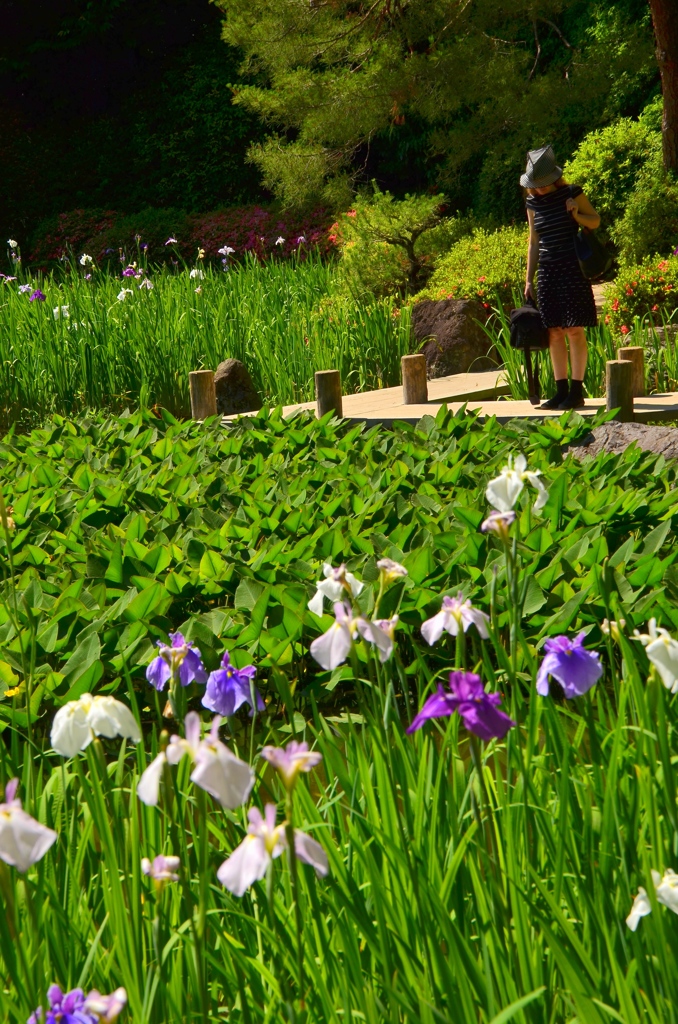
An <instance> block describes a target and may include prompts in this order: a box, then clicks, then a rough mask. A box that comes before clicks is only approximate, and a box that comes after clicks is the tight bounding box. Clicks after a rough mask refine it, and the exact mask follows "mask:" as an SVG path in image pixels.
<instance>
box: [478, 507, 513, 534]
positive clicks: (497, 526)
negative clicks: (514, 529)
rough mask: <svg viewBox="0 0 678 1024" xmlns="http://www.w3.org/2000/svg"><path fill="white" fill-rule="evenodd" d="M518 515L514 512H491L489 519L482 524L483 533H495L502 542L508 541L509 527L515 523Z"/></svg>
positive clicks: (481, 530)
mask: <svg viewBox="0 0 678 1024" xmlns="http://www.w3.org/2000/svg"><path fill="white" fill-rule="evenodd" d="M515 521H516V514H515V512H513V511H510V512H490V514H489V516H488V517H487V519H484V520H483V521H482V523H481V524H480V532H481V533H495V534H496V535H497V537H500V538H501V540H503V541H507V540H508V536H509V527H510V526H511V525H512V524H513V523H515Z"/></svg>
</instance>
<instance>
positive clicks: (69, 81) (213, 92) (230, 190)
mask: <svg viewBox="0 0 678 1024" xmlns="http://www.w3.org/2000/svg"><path fill="white" fill-rule="evenodd" d="M74 6H75V7H80V8H82V10H80V11H77V13H76V11H75V10H73V8H71V14H72V15H73V17H72V18H71V17H70V16H67V15H66V14H64V13H63V5H62V6H61V8H60V6H59V4H57V5H56V7H55V10H54V11H53V12H52V18H53V19H55V21H56V22H57V24H56V25H53V26H52V34H49V33H46V35H45V37H44V38H42V39H40V40H39V41H38V40H37V39H36V38H35V35H33V36H32V37H31V34H29V33H28V32H27V38H26V39H25V40H24V41H23V45H19V46H15V47H14V48H13V49H12V53H11V56H10V55H9V54H8V55H7V56H6V57H5V59H4V60H2V59H1V58H0V84H2V87H3V93H4V95H5V103H4V104H3V109H2V112H0V132H1V134H2V139H3V170H2V176H3V188H2V195H1V196H0V226H2V225H4V226H3V227H2V230H3V231H4V232H5V234H4V235H3V237H10V235H11V236H12V237H16V236H17V235H21V233H22V232H23V233H24V235H25V233H26V231H28V230H31V229H33V228H35V226H36V225H37V223H38V222H39V221H41V220H42V219H44V218H45V217H48V216H53V215H55V214H57V213H60V212H61V211H64V210H70V209H74V208H76V207H89V208H92V207H96V206H105V207H114V208H116V209H118V210H122V211H126V212H128V213H135V212H137V211H139V210H143V209H145V208H147V207H149V206H174V207H179V208H181V209H183V210H186V211H189V212H190V211H203V210H209V209H215V208H216V207H219V206H223V205H235V204H238V203H243V202H248V201H249V202H251V201H252V200H254V199H258V198H260V197H261V189H260V186H259V182H258V178H257V175H256V174H255V173H253V170H252V168H250V167H247V166H246V164H245V153H246V150H247V147H248V146H249V145H250V144H251V142H252V141H253V139H254V136H255V131H256V123H255V120H254V118H253V117H252V116H251V115H249V114H247V113H246V112H245V111H244V110H243V109H242V108H239V107H234V106H233V105H232V103H231V89H230V83H232V82H235V81H237V67H238V63H239V55H238V54H237V53H236V52H235V51H233V50H231V49H230V48H229V47H227V46H225V45H224V43H223V42H221V40H220V39H219V17H218V15H217V13H216V11H214V9H213V8H211V7H210V6H209V5H208V4H207V3H202V2H201V3H198V2H197V0H152V2H151V3H148V4H145V5H138V4H137V5H135V4H133V3H131V0H120V3H118V4H115V5H113V4H111V5H104V6H106V13H105V15H103V14H101V11H100V5H96V6H95V7H92V6H91V5H87V4H85V3H84V2H81V0H78V2H77V4H75V5H74ZM94 11H97V12H98V13H96V14H94V13H93V12H94ZM25 17H26V18H28V14H27V13H26V15H25ZM60 18H62V19H63V20H62V21H60V20H59V19H60ZM35 32H36V28H35V27H33V29H32V33H35ZM5 46H6V50H8V49H9V47H8V46H7V44H5ZM88 69H90V70H89V71H88ZM3 72H4V76H3ZM17 79H19V80H21V79H23V87H22V90H19V89H17V87H16V82H17Z"/></svg>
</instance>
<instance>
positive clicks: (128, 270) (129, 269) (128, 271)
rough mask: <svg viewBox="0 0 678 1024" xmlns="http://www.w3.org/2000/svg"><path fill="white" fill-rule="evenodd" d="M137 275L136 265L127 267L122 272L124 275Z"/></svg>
mask: <svg viewBox="0 0 678 1024" xmlns="http://www.w3.org/2000/svg"><path fill="white" fill-rule="evenodd" d="M135 275H136V270H135V269H134V267H125V269H124V270H123V272H122V276H123V277H135Z"/></svg>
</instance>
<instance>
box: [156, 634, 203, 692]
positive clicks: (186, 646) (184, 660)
mask: <svg viewBox="0 0 678 1024" xmlns="http://www.w3.org/2000/svg"><path fill="white" fill-rule="evenodd" d="M169 638H170V641H171V644H172V646H171V647H170V646H168V645H167V644H164V643H163V642H162V640H158V642H157V643H158V647H159V648H160V653H159V654H158V656H157V658H154V659H153V661H152V662H151V664H150V665H149V666H148V668H147V669H146V678H147V679H148V681H149V683H150V684H151V686H155V688H156V690H164V689H165V686H166V685H167V683H168V682H169V681H170V679H171V678H172V676H173V675H174V674H175V673H176V675H178V677H179V682H180V683H181V685H182V686H188V684H189V683H192V682H194V681H195V682H196V683H204V682H205V681H206V680H207V673H206V672H205V667H204V665H203V663H202V659H201V657H200V651H199V650H198V648H197V647H195V646H194V645H193V644H192V643H190V641H189V642H187V641H186V640H185V639H184V637H183V634H182V633H170V635H169Z"/></svg>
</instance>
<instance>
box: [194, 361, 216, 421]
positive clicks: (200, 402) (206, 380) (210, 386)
mask: <svg viewBox="0 0 678 1024" xmlns="http://www.w3.org/2000/svg"><path fill="white" fill-rule="evenodd" d="M188 386H189V389H190V392H191V416H192V417H193V419H194V420H206V419H207V418H208V416H216V414H217V394H216V391H215V390H214V371H213V370H193V372H192V373H189V375H188Z"/></svg>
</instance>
